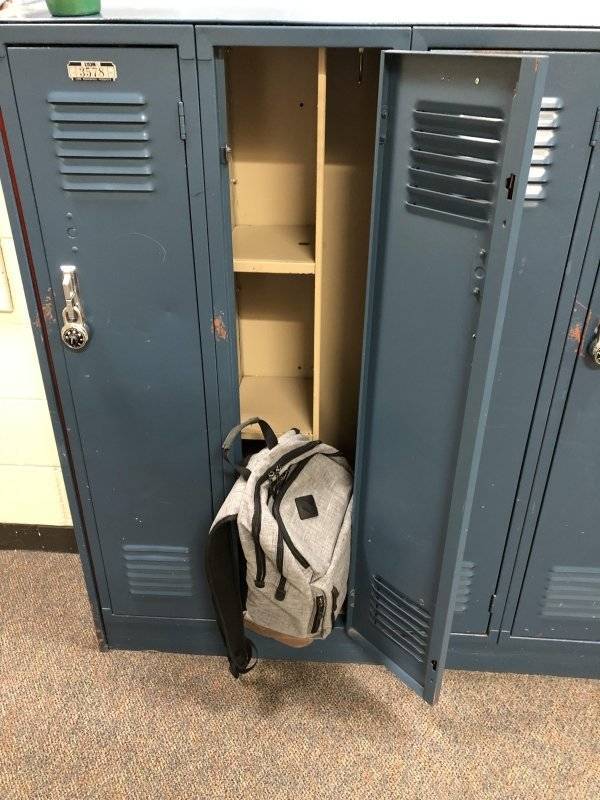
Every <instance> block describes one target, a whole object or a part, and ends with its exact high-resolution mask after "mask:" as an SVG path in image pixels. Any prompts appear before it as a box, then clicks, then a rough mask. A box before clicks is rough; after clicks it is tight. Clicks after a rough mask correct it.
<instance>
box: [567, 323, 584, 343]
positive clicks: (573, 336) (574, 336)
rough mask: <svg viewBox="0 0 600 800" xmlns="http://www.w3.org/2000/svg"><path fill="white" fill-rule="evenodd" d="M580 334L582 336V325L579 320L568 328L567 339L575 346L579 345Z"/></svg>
mask: <svg viewBox="0 0 600 800" xmlns="http://www.w3.org/2000/svg"><path fill="white" fill-rule="evenodd" d="M582 336H583V326H582V324H581V322H576V323H575V324H574V325H572V326H571V327H570V328H569V339H570V340H571V341H572V342H574V343H575V345H576V347H579V345H580V343H581V337H582Z"/></svg>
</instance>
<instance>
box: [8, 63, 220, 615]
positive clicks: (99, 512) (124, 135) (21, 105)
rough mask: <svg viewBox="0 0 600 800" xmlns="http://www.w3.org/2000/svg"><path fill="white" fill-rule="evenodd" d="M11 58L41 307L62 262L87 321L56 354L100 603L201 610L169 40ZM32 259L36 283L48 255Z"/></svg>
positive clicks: (186, 217)
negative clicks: (101, 574) (71, 414)
mask: <svg viewBox="0 0 600 800" xmlns="http://www.w3.org/2000/svg"><path fill="white" fill-rule="evenodd" d="M9 59H10V68H11V72H12V75H13V82H14V87H15V94H16V98H17V106H18V113H19V117H20V121H21V126H22V131H23V136H24V140H25V149H26V154H27V159H28V162H29V167H30V172H31V176H32V181H33V188H34V193H35V201H36V204H37V209H38V214H39V220H40V226H41V231H42V236H43V242H44V247H45V254H46V260H47V270H48V272H46V273H45V274H46V275H47V274H48V273H49V275H50V280H51V284H52V286H51V288H52V295H53V298H54V307H53V308H52V310H51V311H50V310H48V313H49V314H50V315H55V319H57V320H59V323H60V319H61V314H62V311H63V307H64V305H65V304H64V301H63V299H62V298H63V286H62V277H63V274H62V272H61V266H63V265H72V266H74V267H76V273H77V276H78V283H79V294H80V298H81V301H82V304H83V310H84V314H85V319H86V322H87V323H88V325H89V329H90V340H89V343H88V345H87V347H85V348H84V349H82V350H81V351H74V350H69V349H68V348H64V358H65V359H66V363H67V369H68V376H69V382H70V385H69V386H61V387H60V391H61V392H62V393H66V392H69V391H70V392H71V393H72V397H73V402H74V407H75V412H76V421H77V431H71V432H70V435H78V436H79V437H80V441H81V443H82V448H83V454H84V460H85V473H86V474H85V475H79V476H78V479H79V481H80V483H81V484H83V485H82V486H81V490H82V491H83V492H85V493H86V494H87V492H88V490H89V495H90V497H91V502H92V505H93V514H94V518H95V524H96V527H97V531H98V537H99V540H100V546H101V552H102V559H103V562H104V563H103V567H104V569H105V573H106V576H107V581H108V587H109V592H110V603H111V610H112V612H113V613H115V614H127V615H143V616H150V617H153V616H160V617H202V618H206V617H211V616H212V610H211V604H210V601H209V597H208V593H207V591H206V589H205V587H204V585H203V583H202V578H201V563H202V559H201V555H200V553H201V536H202V535H203V534H204V533H206V531H207V530H208V528H209V525H210V521H211V516H212V500H211V482H210V471H209V455H208V444H207V421H206V409H205V398H204V382H203V364H202V353H201V344H200V335H199V319H198V302H197V295H196V282H195V273H194V254H193V249H192V236H191V229H190V210H189V203H188V190H187V170H186V150H185V142H184V141H183V140H182V138H181V136H180V123H179V108H180V107H179V105H178V104H179V102H180V100H181V90H180V79H179V65H178V55H177V49H176V48H145V47H118V48H117V47H11V48H9ZM82 62H93V63H92V64H91V66H90V65H89V64H88V65H85V64H83V63H82ZM94 62H99V64H96V63H94ZM82 77H84V78H86V79H85V80H82V79H81V78H82ZM107 78H108V79H107ZM201 266H202V267H203V268H207V267H206V265H201ZM36 269H37V271H38V281H39V284H40V286H47V283H46V280H47V278H44V271H45V269H46V265H44V268H43V269H42V265H36ZM206 302H207V304H208V303H210V300H209V299H208V298H207V299H206ZM49 308H50V307H49ZM59 329H60V328H58V330H59ZM56 335H57V336H58V333H57V334H56ZM85 484H87V486H86V485H85ZM88 487H89V488H88ZM98 568H102V565H98V564H97V565H96V569H98Z"/></svg>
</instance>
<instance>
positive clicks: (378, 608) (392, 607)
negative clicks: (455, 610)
mask: <svg viewBox="0 0 600 800" xmlns="http://www.w3.org/2000/svg"><path fill="white" fill-rule="evenodd" d="M369 613H370V617H371V622H372V623H373V625H374V626H375V627H376V628H377V630H378V631H380V632H381V633H382V634H383V635H384V636H386V637H387V638H388V639H389V640H390V641H391V642H393V643H394V644H395V645H396V646H397V647H399V648H400V649H402V650H404V652H406V653H408V655H410V656H412V657H413V658H415V659H416V660H417V661H419V662H424V661H425V657H426V654H427V643H428V641H429V629H430V626H431V616H430V614H429V612H428V611H426V610H425V609H424V608H423V607H422V606H420V605H418V604H417V603H415V602H413V601H412V600H410V599H409V598H408V597H406V595H403V594H402V593H401V592H399V591H398V590H397V589H394V588H392V586H390V584H389V583H387V582H386V581H385V580H384V579H383V578H381V577H380V576H379V575H374V576H373V577H372V579H371V596H370V605H369Z"/></svg>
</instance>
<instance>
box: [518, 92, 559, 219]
mask: <svg viewBox="0 0 600 800" xmlns="http://www.w3.org/2000/svg"><path fill="white" fill-rule="evenodd" d="M562 105H563V104H562V100H561V99H560V98H558V97H543V98H542V106H541V111H540V116H539V118H538V126H537V131H536V134H535V146H534V148H533V155H532V156H531V166H530V168H529V178H528V180H527V189H526V190H525V201H526V202H529V204H531V205H534V204H535V202H536V201H538V200H545V198H546V196H547V192H546V190H547V183H548V181H549V180H550V168H551V165H552V162H553V161H554V148H555V147H556V140H557V130H558V128H559V127H560V111H561V109H562Z"/></svg>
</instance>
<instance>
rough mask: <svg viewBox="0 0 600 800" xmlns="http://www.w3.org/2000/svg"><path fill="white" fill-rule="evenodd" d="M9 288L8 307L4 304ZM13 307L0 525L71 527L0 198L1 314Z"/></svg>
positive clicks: (5, 316) (1, 434)
mask: <svg viewBox="0 0 600 800" xmlns="http://www.w3.org/2000/svg"><path fill="white" fill-rule="evenodd" d="M3 272H5V275H4V276H3V274H2V273H3ZM7 286H8V287H9V289H8V291H9V292H10V300H12V302H7ZM11 305H12V310H0V523H2V522H9V523H12V522H14V523H21V524H40V525H70V524H71V518H70V515H69V509H68V505H67V499H66V495H65V489H64V484H63V480H62V475H61V471H60V467H59V465H58V464H59V462H58V453H57V451H56V444H55V442H54V436H53V433H52V426H51V423H50V416H49V413H48V406H47V403H46V397H45V394H44V387H43V384H42V377H41V374H40V368H39V365H38V361H37V355H36V351H35V345H34V341H33V334H32V332H31V325H30V322H29V318H28V315H27V308H26V305H25V297H24V295H23V287H22V284H21V279H20V276H19V268H18V265H17V258H16V254H15V248H14V244H13V240H12V234H11V230H10V225H9V222H8V216H7V213H6V205H5V203H4V198H3V197H2V194H1V192H0V309H3V308H4V309H6V308H7V307H8V308H10V306H11Z"/></svg>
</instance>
